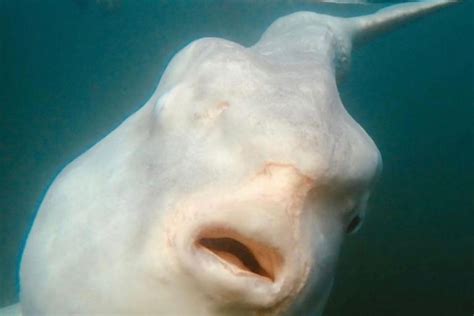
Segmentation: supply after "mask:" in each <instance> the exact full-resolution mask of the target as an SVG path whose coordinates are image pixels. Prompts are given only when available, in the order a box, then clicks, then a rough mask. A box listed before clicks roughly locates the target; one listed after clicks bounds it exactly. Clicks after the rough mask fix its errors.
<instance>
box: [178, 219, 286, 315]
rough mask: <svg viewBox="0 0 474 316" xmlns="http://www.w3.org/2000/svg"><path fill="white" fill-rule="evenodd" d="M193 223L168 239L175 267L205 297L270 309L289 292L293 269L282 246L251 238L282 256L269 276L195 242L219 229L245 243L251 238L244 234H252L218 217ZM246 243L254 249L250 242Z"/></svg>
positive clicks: (218, 234) (217, 232)
mask: <svg viewBox="0 0 474 316" xmlns="http://www.w3.org/2000/svg"><path fill="white" fill-rule="evenodd" d="M193 224H194V225H192V227H189V229H188V230H187V232H188V233H185V234H178V235H174V237H172V238H171V240H170V241H171V244H170V245H174V246H175V247H176V248H175V249H176V250H177V252H176V254H177V256H178V257H177V259H178V261H177V263H178V266H177V268H179V269H183V270H182V271H183V272H184V273H185V274H186V275H188V276H189V277H191V278H192V279H194V280H195V283H194V284H195V285H196V286H198V287H199V289H200V291H201V292H202V294H203V295H204V296H205V297H208V298H210V299H212V300H213V301H214V302H215V303H216V304H222V306H227V305H229V304H230V305H232V304H238V305H240V306H246V307H248V308H259V309H260V308H263V309H273V308H275V307H276V306H279V305H280V304H281V303H282V302H283V301H286V299H287V298H288V296H289V295H291V293H290V292H291V290H292V288H293V282H294V277H295V275H294V274H295V273H293V271H292V270H291V269H290V267H289V266H288V264H287V262H286V261H285V260H284V259H287V258H288V256H287V255H288V254H287V252H286V251H284V249H282V248H277V247H276V246H274V245H273V244H272V243H271V242H270V241H267V240H261V238H259V240H255V239H252V240H254V241H255V242H257V243H258V244H260V245H265V246H266V247H269V248H270V249H274V250H275V253H279V254H280V256H281V258H282V260H281V266H280V267H279V269H275V270H274V271H277V272H275V273H274V274H273V275H274V277H273V279H271V278H269V277H266V276H262V275H259V274H258V273H254V272H251V271H250V272H249V271H246V270H245V269H241V267H239V266H237V265H235V264H233V263H232V262H229V261H228V260H223V259H222V258H221V257H219V256H218V255H217V254H216V253H213V252H212V251H210V250H209V249H206V247H202V246H201V245H199V240H200V239H201V238H203V237H204V238H205V237H208V236H211V237H214V236H222V235H221V233H222V232H225V234H226V235H225V236H232V237H233V238H235V237H237V238H238V240H239V242H242V241H243V242H244V243H247V238H248V239H251V238H249V237H248V236H252V235H253V234H251V233H250V232H248V231H245V230H240V229H238V227H235V226H233V225H228V223H223V222H221V221H217V222H214V221H211V222H209V221H207V222H206V223H202V222H201V223H198V222H194V223H193ZM209 233H210V235H208V234H209ZM215 234H217V235H215ZM229 234H230V235H229ZM234 234H235V235H234ZM173 240H174V241H173ZM247 245H248V243H247ZM246 247H247V246H246ZM250 247H252V249H254V246H253V245H251V246H250ZM279 250H281V251H279ZM259 258H260V257H259ZM260 260H261V259H260ZM266 269H268V268H267V267H266Z"/></svg>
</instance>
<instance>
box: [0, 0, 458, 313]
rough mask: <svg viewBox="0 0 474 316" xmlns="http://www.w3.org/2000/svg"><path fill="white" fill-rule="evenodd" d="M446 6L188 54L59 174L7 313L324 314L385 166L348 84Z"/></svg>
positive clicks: (300, 29)
mask: <svg viewBox="0 0 474 316" xmlns="http://www.w3.org/2000/svg"><path fill="white" fill-rule="evenodd" d="M449 3H450V2H449V1H424V2H416V3H406V4H399V5H393V6H390V7H388V8H384V9H382V10H379V11H377V12H376V13H373V14H369V15H365V16H360V17H352V18H340V17H334V16H329V15H322V14H317V13H313V12H297V13H293V14H290V15H288V16H285V17H282V18H279V19H277V20H276V21H275V22H274V23H273V24H271V26H270V27H269V28H268V29H267V30H266V31H265V32H264V33H263V35H262V37H261V39H260V40H259V41H258V42H257V43H256V44H255V45H253V46H251V47H243V46H241V45H239V44H237V43H234V42H231V41H227V40H224V39H218V38H203V39H199V40H196V41H194V42H192V43H191V44H189V45H188V46H186V47H185V48H184V49H182V50H181V51H180V52H179V53H178V54H177V55H176V56H175V57H174V58H173V60H172V61H171V62H170V64H169V65H168V67H167V69H166V71H165V73H164V74H163V77H162V78H161V81H160V83H159V86H158V88H157V90H156V91H155V92H154V94H153V95H152V97H151V99H150V100H149V101H148V102H147V103H146V104H145V105H144V106H143V107H142V108H141V109H140V110H138V111H137V112H136V113H134V114H133V115H132V116H130V117H129V118H128V119H127V120H125V121H124V122H123V123H122V124H121V125H120V126H119V127H117V128H116V129H115V130H114V131H113V132H111V133H110V134H109V135H108V136H106V137H105V138H104V139H103V140H101V141H100V142H98V143H97V144H96V145H95V146H93V147H92V148H91V149H89V150H88V151H87V152H85V153H84V154H82V155H81V156H80V157H78V158H77V159H76V160H74V161H73V162H72V163H70V164H69V165H68V166H67V167H66V168H64V170H62V172H61V173H60V174H59V175H58V176H57V177H56V179H55V181H54V182H53V184H52V185H51V187H50V188H49V190H48V192H47V194H46V196H45V198H44V200H43V202H42V204H41V206H40V209H39V211H38V213H37V215H36V219H35V221H34V224H33V227H32V229H31V232H30V233H29V236H28V240H27V243H26V246H25V249H24V253H23V257H22V260H21V267H20V303H19V305H16V306H15V307H10V308H9V309H8V310H4V313H6V312H9V313H11V314H15V313H17V314H18V313H22V314H23V315H35V316H38V315H119V314H120V315H138V314H143V315H203V316H211V315H212V316H218V315H282V314H289V315H319V314H320V313H321V312H322V309H323V306H324V304H325V301H326V299H327V297H328V293H329V291H330V288H331V284H332V280H333V277H334V270H335V263H336V261H337V257H338V252H339V248H340V245H341V243H342V241H343V239H344V236H345V235H346V234H347V233H350V232H352V231H355V230H357V228H358V226H359V225H360V223H361V222H362V220H363V218H364V210H365V206H366V204H367V200H368V198H369V195H370V190H371V188H372V186H373V183H374V179H375V178H376V176H377V174H378V173H379V171H380V169H381V156H380V153H379V151H378V149H377V147H376V145H375V144H374V142H373V141H372V140H371V138H370V137H369V136H368V135H367V134H366V133H365V131H364V130H363V129H362V128H361V127H360V126H359V124H358V123H357V122H356V121H354V119H352V117H351V116H350V115H349V114H348V113H347V111H346V110H345V108H344V106H343V104H342V102H341V99H340V97H339V93H338V89H337V78H339V77H340V75H341V74H343V73H344V72H345V71H346V70H347V69H348V65H349V59H350V54H351V49H352V47H353V46H354V47H355V46H357V45H359V44H360V43H363V42H364V41H366V40H369V39H370V38H372V37H374V36H376V35H378V34H379V33H382V32H385V31H387V30H389V29H392V28H393V27H395V26H397V25H400V24H402V23H405V22H406V21H409V20H411V19H412V18H415V17H418V16H421V15H423V14H425V13H428V12H431V11H434V10H435V9H438V8H441V7H443V6H445V5H448V4H449Z"/></svg>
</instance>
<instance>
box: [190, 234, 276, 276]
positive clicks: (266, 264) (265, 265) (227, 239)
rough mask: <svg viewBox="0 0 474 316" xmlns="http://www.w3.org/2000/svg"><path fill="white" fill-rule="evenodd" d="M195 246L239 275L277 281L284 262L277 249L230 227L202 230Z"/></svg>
mask: <svg viewBox="0 0 474 316" xmlns="http://www.w3.org/2000/svg"><path fill="white" fill-rule="evenodd" d="M195 247H196V248H197V249H198V250H201V251H205V252H207V253H208V254H210V255H212V256H213V257H214V258H215V259H217V260H218V261H220V262H221V263H222V264H223V265H224V266H226V267H227V268H229V269H228V270H230V271H231V272H233V273H234V274H236V275H238V276H250V277H257V278H260V279H262V280H265V281H269V282H275V281H276V280H277V279H278V276H279V273H280V271H281V268H282V265H283V258H282V256H281V254H280V253H279V251H277V249H275V248H274V247H271V246H269V245H266V244H264V243H261V242H258V241H256V240H254V239H251V238H248V237H245V236H243V235H241V234H239V233H238V232H236V231H234V230H232V229H229V228H222V227H212V228H206V229H204V230H202V231H201V233H200V234H199V235H198V237H197V238H196V241H195Z"/></svg>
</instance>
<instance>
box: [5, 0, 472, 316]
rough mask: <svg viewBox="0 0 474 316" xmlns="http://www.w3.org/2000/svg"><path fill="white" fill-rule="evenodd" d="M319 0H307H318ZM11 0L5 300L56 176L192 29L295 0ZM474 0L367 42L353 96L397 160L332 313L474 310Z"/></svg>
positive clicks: (356, 62)
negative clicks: (114, 2)
mask: <svg viewBox="0 0 474 316" xmlns="http://www.w3.org/2000/svg"><path fill="white" fill-rule="evenodd" d="M306 2H310V1H306ZM118 3H119V5H118V6H116V7H110V6H108V5H107V4H102V5H101V6H99V5H97V4H96V3H95V1H93V0H89V1H87V0H82V1H81V0H76V1H72V0H71V1H69V0H67V1H66V0H64V1H60V0H55V1H53V0H43V1H39V0H36V1H35V0H30V1H26V0H25V1H21V0H19V1H15V0H10V1H7V0H0V107H1V112H0V188H1V189H0V306H2V305H7V304H10V303H13V302H15V300H17V291H18V289H17V287H18V285H17V283H18V282H17V277H16V274H17V269H18V262H19V258H20V253H21V247H22V244H23V243H24V240H25V238H26V234H27V231H28V228H29V226H30V225H31V222H32V220H33V216H34V212H35V210H36V208H37V206H38V204H39V202H40V201H41V198H42V196H43V194H44V193H45V190H46V188H47V186H48V184H49V183H51V181H52V179H53V177H54V176H55V175H56V174H57V173H58V172H59V171H60V169H61V168H62V167H63V166H64V165H65V164H66V163H68V162H69V161H71V160H72V159H74V158H75V157H77V155H79V154H80V153H82V152H83V151H84V150H85V149H87V148H88V147H89V146H91V145H93V144H94V143H96V142H97V141H98V140H99V139H101V138H102V137H103V136H105V135H106V134H108V133H109V132H110V131H111V130H112V129H113V128H115V127H116V126H117V125H118V124H119V123H120V122H121V121H122V120H123V119H124V118H125V117H127V116H128V115H130V114H131V113H133V112H134V111H135V110H137V109H138V108H139V107H140V106H141V105H142V104H143V103H144V102H145V101H146V100H147V99H148V98H149V96H150V95H151V93H152V91H153V89H154V87H155V86H156V85H157V83H158V80H159V77H160V74H161V73H162V71H163V70H164V67H165V66H166V64H167V62H168V61H169V59H170V58H171V57H172V56H173V54H174V53H176V52H177V50H179V49H180V48H182V47H183V46H184V45H186V44H187V43H189V42H190V41H191V40H193V39H196V38H199V37H203V36H218V37H224V38H227V39H230V40H234V41H237V42H240V43H242V44H245V45H250V44H252V43H254V42H255V41H256V40H257V39H258V37H259V35H260V34H261V32H262V31H263V30H264V29H265V27H266V26H268V25H269V24H270V23H271V21H272V20H274V19H275V18H276V17H278V16H281V15H284V14H288V13H291V12H293V11H297V10H301V9H305V10H313V9H319V10H320V11H321V10H322V11H324V12H328V11H335V12H339V13H340V14H342V15H350V14H354V13H355V12H360V13H362V12H366V11H370V10H373V9H374V8H373V7H354V6H341V7H339V8H338V7H336V6H334V5H325V6H321V5H312V4H308V3H306V4H299V2H298V1H273V2H272V1H244V2H237V1H226V2H219V1H151V0H148V1H138V0H137V1H131V0H129V1H125V0H123V1H118ZM473 57H474V2H472V1H465V2H464V3H462V4H460V5H458V6H457V7H454V8H449V9H446V10H443V11H442V12H439V13H437V14H435V15H432V16H429V17H426V18H424V19H422V20H420V21H418V22H416V23H413V24H410V25H408V26H405V27H403V28H402V29H400V30H398V31H396V32H393V33H391V34H388V35H387V36H385V37H383V38H380V39H378V40H376V41H374V42H372V43H370V44H368V45H367V46H365V47H363V48H361V49H359V50H357V51H354V54H353V62H352V69H351V72H350V73H349V75H348V76H347V77H346V80H345V81H344V82H343V83H342V85H341V87H340V89H341V95H342V99H343V101H344V103H345V104H346V106H347V108H348V110H349V112H350V113H351V114H352V115H353V116H354V118H355V119H356V120H357V121H358V122H359V123H360V124H361V125H362V126H364V128H365V129H366V131H367V132H368V133H369V134H370V135H371V136H372V138H373V139H374V140H375V142H376V143H377V145H378V147H379V149H380V151H381V153H382V156H383V160H384V171H383V173H382V177H381V180H380V182H379V184H378V187H377V189H376V190H375V192H374V194H373V198H372V200H371V204H370V213H369V216H368V218H367V220H366V222H365V223H364V226H363V228H362V229H361V230H360V231H359V232H358V234H357V235H354V236H352V237H350V238H348V240H347V242H346V243H345V245H344V247H343V249H342V255H341V259H340V262H339V266H338V273H337V279H336V283H335V287H334V291H333V293H332V296H331V298H330V301H329V303H328V306H327V309H326V315H394V316H395V315H472V313H473V312H474V306H473V303H472V302H474V273H473V272H474V262H473V261H474V260H473V259H474V253H473V252H474V250H473V249H474V237H473V235H474V234H473V229H472V222H473V219H474V202H473V201H474V199H473V198H474V163H473V161H474V67H473Z"/></svg>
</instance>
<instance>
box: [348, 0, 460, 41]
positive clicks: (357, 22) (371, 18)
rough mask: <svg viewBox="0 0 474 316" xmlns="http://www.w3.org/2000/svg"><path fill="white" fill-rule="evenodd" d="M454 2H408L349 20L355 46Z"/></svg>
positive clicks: (433, 0)
mask: <svg viewBox="0 0 474 316" xmlns="http://www.w3.org/2000/svg"><path fill="white" fill-rule="evenodd" d="M457 2H458V1H453V0H432V1H418V2H407V3H401V4H396V5H392V6H389V7H387V8H384V9H381V10H379V11H377V12H375V13H373V14H369V15H364V16H360V17H354V18H349V19H347V22H348V29H349V32H351V33H352V34H351V35H352V40H353V43H354V45H355V46H357V45H358V44H360V43H363V42H365V41H367V40H370V39H372V38H374V37H376V36H377V35H379V34H382V33H385V32H387V31H390V30H392V29H394V28H396V27H397V26H400V25H402V24H405V23H407V22H410V21H412V20H414V19H416V18H418V17H421V16H423V15H425V14H428V13H431V12H433V11H436V10H438V9H441V8H443V7H446V6H448V5H452V4H455V3H457Z"/></svg>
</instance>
